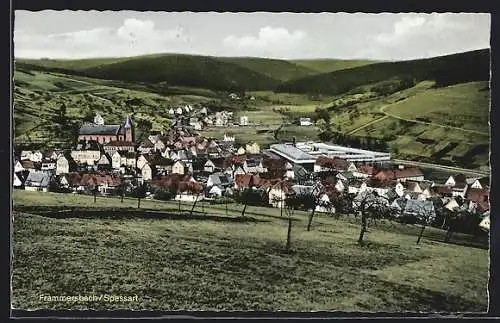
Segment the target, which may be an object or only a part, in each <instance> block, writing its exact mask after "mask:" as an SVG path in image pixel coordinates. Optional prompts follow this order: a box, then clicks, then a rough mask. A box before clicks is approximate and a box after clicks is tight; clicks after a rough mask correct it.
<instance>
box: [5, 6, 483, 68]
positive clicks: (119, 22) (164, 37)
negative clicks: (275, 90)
mask: <svg viewBox="0 0 500 323" xmlns="http://www.w3.org/2000/svg"><path fill="white" fill-rule="evenodd" d="M14 19H15V20H14V57H16V58H54V59H61V58H62V59H79V58H94V57H125V56H137V55H144V54H155V53H185V54H196V55H210V56H254V57H266V58H279V59H313V58H337V59H375V60H407V59H415V58H426V57H433V56H440V55H446V54H452V53H458V52H465V51H469V50H475V49H482V48H489V47H490V14H487V13H433V14H420V13H401V14H394V13H381V14H364V13H354V14H351V13H265V12H256V13H216V12H200V13H195V12H134V11H69V10H65V11H53V10H45V11H36V12H30V11H22V10H18V11H16V12H15V17H14Z"/></svg>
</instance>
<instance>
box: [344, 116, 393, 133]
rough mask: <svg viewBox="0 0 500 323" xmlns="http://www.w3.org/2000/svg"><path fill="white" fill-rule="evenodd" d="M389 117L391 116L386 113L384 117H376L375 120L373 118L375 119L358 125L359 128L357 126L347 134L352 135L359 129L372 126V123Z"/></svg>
mask: <svg viewBox="0 0 500 323" xmlns="http://www.w3.org/2000/svg"><path fill="white" fill-rule="evenodd" d="M387 118H389V116H388V115H385V116H383V117H381V118H378V119H375V120H373V121H370V122H368V123H366V124H364V125H362V126H361V127H358V128H356V129H354V130H352V131H350V132H348V133H347V134H348V135H352V134H353V133H355V132H357V131H358V130H361V129H364V128H366V127H368V126H371V125H372V124H374V123H377V122H379V121H382V120H385V119H387Z"/></svg>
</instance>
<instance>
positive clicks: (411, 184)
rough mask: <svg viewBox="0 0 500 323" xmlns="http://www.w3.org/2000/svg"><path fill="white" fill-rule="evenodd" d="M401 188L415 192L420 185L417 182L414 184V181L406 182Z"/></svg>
mask: <svg viewBox="0 0 500 323" xmlns="http://www.w3.org/2000/svg"><path fill="white" fill-rule="evenodd" d="M403 186H405V187H406V189H407V190H410V191H415V189H416V188H417V186H418V187H420V184H419V183H418V182H415V181H406V182H405V184H404V185H403ZM420 188H421V187H420Z"/></svg>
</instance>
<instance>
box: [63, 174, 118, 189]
mask: <svg viewBox="0 0 500 323" xmlns="http://www.w3.org/2000/svg"><path fill="white" fill-rule="evenodd" d="M74 181H76V182H77V183H78V185H81V186H87V187H92V186H95V185H106V184H107V185H108V186H118V185H120V184H121V180H120V178H119V177H117V176H112V175H110V174H94V173H92V174H90V173H84V174H81V175H80V177H78V176H74V177H73V178H71V181H70V183H73V182H74Z"/></svg>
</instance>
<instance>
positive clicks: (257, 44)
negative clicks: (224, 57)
mask: <svg viewBox="0 0 500 323" xmlns="http://www.w3.org/2000/svg"><path fill="white" fill-rule="evenodd" d="M305 36H306V33H305V32H303V31H301V30H295V31H293V32H290V31H289V30H288V29H286V28H283V27H270V26H266V27H263V28H261V29H260V30H259V33H258V35H257V36H248V35H247V36H240V37H238V36H234V35H230V36H227V37H226V38H224V40H223V44H224V46H226V47H229V48H232V49H235V50H237V51H240V52H247V51H250V53H261V54H265V53H268V54H270V53H283V52H286V51H291V50H293V49H296V48H299V47H300V46H301V42H302V40H304V39H305Z"/></svg>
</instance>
